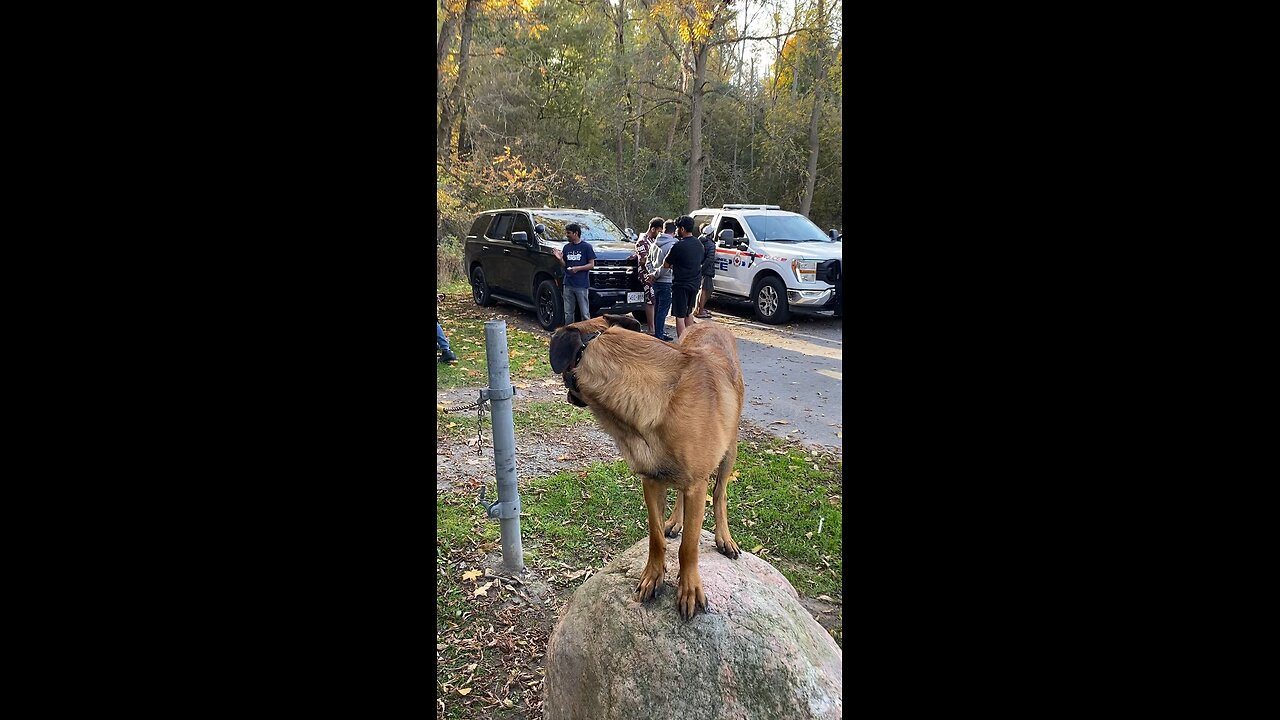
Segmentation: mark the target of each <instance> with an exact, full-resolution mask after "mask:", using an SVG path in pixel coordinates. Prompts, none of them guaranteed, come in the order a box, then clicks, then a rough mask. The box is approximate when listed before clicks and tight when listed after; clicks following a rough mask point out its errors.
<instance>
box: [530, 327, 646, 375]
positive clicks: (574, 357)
mask: <svg viewBox="0 0 1280 720" xmlns="http://www.w3.org/2000/svg"><path fill="white" fill-rule="evenodd" d="M614 325H618V326H620V327H624V328H626V329H628V330H634V331H636V332H640V331H641V330H640V328H641V325H640V323H638V322H636V320H635V318H633V317H628V316H626V315H601V316H600V317H596V318H591V319H590V320H583V321H582V322H576V323H574V324H572V325H566V326H564V327H562V328H560V329H559V330H557V331H556V334H555V335H552V336H551V370H552V371H554V372H557V373H564V372H566V371H568V370H572V369H573V368H574V367H575V366H576V365H577V364H578V350H579V349H581V347H582V340H583V338H586V337H589V336H591V335H594V334H596V333H598V332H601V331H603V330H608V329H609V328H611V327H613V326H614Z"/></svg>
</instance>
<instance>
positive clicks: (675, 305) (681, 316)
mask: <svg viewBox="0 0 1280 720" xmlns="http://www.w3.org/2000/svg"><path fill="white" fill-rule="evenodd" d="M676 234H677V236H678V237H679V238H680V239H679V241H677V242H676V244H675V247H673V248H671V254H670V255H669V256H668V259H667V263H668V264H670V266H671V271H672V275H673V277H672V279H671V315H672V316H673V317H675V319H676V340H677V341H678V340H679V339H680V336H682V335H684V330H685V328H686V327H691V326H693V325H694V321H693V305H694V302H695V301H696V300H697V297H698V289H699V288H701V287H702V255H703V248H702V242H701V241H699V240H698V237H697V236H696V235H694V234H693V218H691V217H689V216H688V215H681V216H680V217H679V218H677V219H676Z"/></svg>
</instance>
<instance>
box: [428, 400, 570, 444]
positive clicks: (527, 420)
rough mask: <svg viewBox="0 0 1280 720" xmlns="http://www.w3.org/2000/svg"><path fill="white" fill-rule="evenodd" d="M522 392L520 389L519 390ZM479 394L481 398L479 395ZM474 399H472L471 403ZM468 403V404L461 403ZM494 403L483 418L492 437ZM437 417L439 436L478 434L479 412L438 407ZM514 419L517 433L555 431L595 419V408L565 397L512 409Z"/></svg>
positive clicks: (483, 430)
mask: <svg viewBox="0 0 1280 720" xmlns="http://www.w3.org/2000/svg"><path fill="white" fill-rule="evenodd" d="M518 392H519V391H518V390H517V393H518ZM477 397H479V396H478V395H477ZM470 402H473V399H471V398H468V399H467V403H470ZM461 404H463V405H465V404H466V403H461ZM490 407H491V406H486V407H485V412H484V415H483V417H481V419H480V432H481V433H482V434H483V435H484V437H486V438H492V437H493V433H492V430H491V428H492V427H493V424H492V422H491V420H490V419H491V417H492V415H491V414H490V412H489V410H490ZM436 420H437V427H438V430H437V432H436V436H437V437H440V436H446V437H472V436H474V435H475V434H476V411H475V410H474V409H472V410H463V411H461V412H455V413H444V412H442V411H440V410H439V409H438V407H437V410H436ZM511 420H512V422H513V424H514V425H515V429H516V432H520V431H521V430H554V429H556V428H565V427H571V426H574V425H582V424H584V423H589V422H591V421H592V416H591V411H589V410H587V409H585V408H579V407H574V406H573V405H570V404H569V403H568V402H566V401H565V400H563V399H560V400H546V401H539V402H531V403H526V404H523V405H521V406H519V407H517V408H516V409H514V410H512V411H511Z"/></svg>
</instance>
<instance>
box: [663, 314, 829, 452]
mask: <svg viewBox="0 0 1280 720" xmlns="http://www.w3.org/2000/svg"><path fill="white" fill-rule="evenodd" d="M707 309H708V310H710V311H711V314H712V315H713V316H714V322H718V323H723V324H725V325H728V326H729V327H730V328H731V329H732V330H733V333H734V335H736V336H737V338H738V354H739V356H740V358H741V360H742V377H743V382H744V384H745V385H746V389H747V396H746V398H745V401H744V403H743V408H742V414H743V416H744V417H746V418H747V419H749V420H752V421H755V422H757V423H759V424H761V425H764V426H765V427H767V428H768V429H769V430H770V431H771V432H773V433H774V434H776V435H788V436H790V437H793V438H796V439H799V440H801V441H803V442H808V443H816V444H819V445H827V446H833V447H837V448H843V446H844V443H843V439H842V435H843V430H842V428H841V423H842V422H843V414H842V412H841V404H840V399H841V397H840V389H841V383H842V382H843V379H842V368H843V365H844V359H843V357H844V355H843V330H842V326H841V320H840V318H835V317H832V316H831V315H830V314H829V313H828V314H819V315H814V316H796V317H794V318H793V320H792V321H791V322H789V323H787V324H785V325H765V324H762V323H758V322H756V321H755V320H754V318H753V317H752V315H751V306H750V305H749V304H746V303H736V302H732V301H717V300H713V301H711V302H709V303H708V304H707ZM668 324H670V325H672V329H671V331H670V332H671V334H672V335H674V334H675V328H674V321H669V322H668ZM784 423H785V424H784ZM797 431H798V432H797Z"/></svg>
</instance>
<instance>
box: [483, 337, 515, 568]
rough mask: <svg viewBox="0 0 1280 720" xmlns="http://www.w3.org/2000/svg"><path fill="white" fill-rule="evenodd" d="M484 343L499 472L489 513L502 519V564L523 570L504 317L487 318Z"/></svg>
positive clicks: (495, 468) (494, 457)
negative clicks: (495, 494) (495, 491)
mask: <svg viewBox="0 0 1280 720" xmlns="http://www.w3.org/2000/svg"><path fill="white" fill-rule="evenodd" d="M484 345H485V353H486V355H487V359H488V361H489V390H488V393H487V395H488V398H489V401H490V402H491V403H492V405H493V410H492V414H491V418H492V420H493V467H494V471H495V473H496V474H497V476H498V502H496V503H494V504H493V505H491V506H490V507H489V516H490V517H497V518H500V519H501V521H502V522H501V530H500V532H501V537H502V564H503V565H505V566H506V567H507V568H509V569H511V570H515V571H520V570H523V569H524V547H523V546H522V545H521V543H520V491H519V490H518V489H517V488H516V427H515V421H514V420H513V419H512V416H511V396H512V395H514V394H515V388H514V387H512V385H511V366H510V361H509V359H508V357H507V323H506V321H505V320H487V321H485V324H484ZM483 394H485V393H482V395H483Z"/></svg>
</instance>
